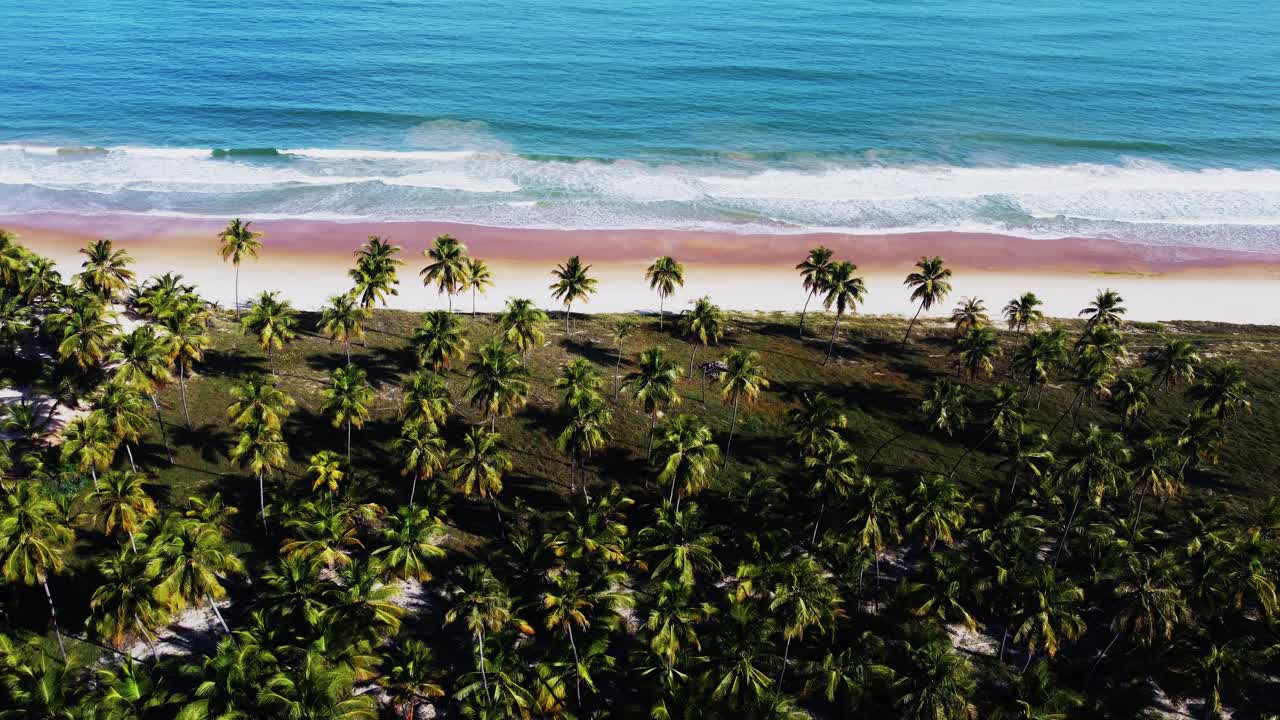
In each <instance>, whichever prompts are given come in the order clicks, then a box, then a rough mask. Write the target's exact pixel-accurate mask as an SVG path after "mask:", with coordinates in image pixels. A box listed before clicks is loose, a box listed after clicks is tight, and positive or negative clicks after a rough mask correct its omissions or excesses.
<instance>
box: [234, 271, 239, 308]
mask: <svg viewBox="0 0 1280 720" xmlns="http://www.w3.org/2000/svg"><path fill="white" fill-rule="evenodd" d="M235 265H236V294H235V300H234V302H235V304H236V306H235V308H234V311H235V316H236V319H237V320H239V319H240V263H238V262H237V263H236V264H235Z"/></svg>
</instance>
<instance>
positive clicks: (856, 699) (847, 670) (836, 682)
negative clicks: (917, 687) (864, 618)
mask: <svg viewBox="0 0 1280 720" xmlns="http://www.w3.org/2000/svg"><path fill="white" fill-rule="evenodd" d="M884 645H885V643H884V641H883V640H881V639H880V638H879V636H877V635H876V634H875V633H873V632H871V631H866V632H864V633H862V634H861V635H859V636H858V638H857V641H856V642H854V643H850V645H849V646H847V647H843V648H840V649H839V650H838V651H828V652H827V654H826V655H824V656H823V657H822V660H821V661H820V662H818V663H815V667H814V668H813V671H814V676H813V678H812V681H811V682H812V685H811V687H812V689H813V690H820V691H821V693H822V696H823V698H825V699H826V701H827V702H829V703H833V704H835V705H836V707H841V708H849V709H850V710H858V709H859V708H860V706H861V703H862V702H863V701H864V700H865V698H866V697H867V696H869V695H871V693H872V692H874V691H875V689H876V688H878V687H883V686H887V685H889V684H891V683H892V682H893V681H894V680H895V679H896V675H895V673H894V671H893V668H891V667H889V666H888V665H886V664H885V662H884V657H885V654H886V653H885V647H884Z"/></svg>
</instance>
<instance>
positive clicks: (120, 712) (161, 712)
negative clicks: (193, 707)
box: [95, 658, 186, 720]
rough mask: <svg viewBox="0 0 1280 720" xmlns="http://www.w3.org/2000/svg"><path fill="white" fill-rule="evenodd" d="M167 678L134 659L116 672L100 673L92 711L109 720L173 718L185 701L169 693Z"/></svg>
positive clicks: (123, 663)
mask: <svg viewBox="0 0 1280 720" xmlns="http://www.w3.org/2000/svg"><path fill="white" fill-rule="evenodd" d="M166 677H167V676H166V675H164V674H161V672H160V671H158V670H155V669H153V667H152V666H149V665H146V664H145V663H138V662H135V661H134V660H133V658H127V659H126V660H125V661H124V662H122V663H121V664H120V666H119V667H117V668H114V669H104V670H99V671H98V678H97V681H98V687H97V696H98V698H97V700H98V704H97V707H96V708H95V710H98V711H99V712H100V713H101V715H102V716H103V717H106V718H110V719H111V720H126V719H127V720H146V718H153V717H157V718H158V717H172V716H173V715H172V714H173V713H174V712H176V711H177V710H178V708H179V706H180V704H181V703H183V702H185V700H186V698H185V697H184V696H183V695H182V694H181V693H177V692H173V691H172V690H170V688H169V684H168V681H167V680H166Z"/></svg>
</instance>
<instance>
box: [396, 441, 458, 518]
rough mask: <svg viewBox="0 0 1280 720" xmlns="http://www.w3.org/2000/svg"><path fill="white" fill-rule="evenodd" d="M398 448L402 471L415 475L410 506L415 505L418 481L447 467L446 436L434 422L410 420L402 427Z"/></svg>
mask: <svg viewBox="0 0 1280 720" xmlns="http://www.w3.org/2000/svg"><path fill="white" fill-rule="evenodd" d="M395 451H396V454H398V455H399V456H400V465H401V470H400V474H401V475H407V476H409V477H412V478H413V484H412V485H411V486H410V487H409V507H410V508H412V507H413V498H414V496H415V495H416V494H417V492H418V481H419V480H426V479H428V478H430V477H431V476H433V475H435V474H436V473H437V472H440V471H442V470H444V467H445V463H446V461H447V460H448V454H447V452H446V450H445V444H444V438H442V437H440V433H439V432H438V431H437V430H436V428H435V426H434V424H428V423H423V422H407V423H405V424H404V426H403V427H401V429H400V437H399V439H397V440H396V443H395Z"/></svg>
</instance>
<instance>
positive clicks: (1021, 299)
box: [1004, 292, 1044, 332]
mask: <svg viewBox="0 0 1280 720" xmlns="http://www.w3.org/2000/svg"><path fill="white" fill-rule="evenodd" d="M1043 304H1044V303H1043V302H1041V300H1040V298H1038V297H1036V294H1035V293H1033V292H1027V293H1023V294H1021V295H1019V296H1018V297H1016V298H1014V299H1012V300H1010V301H1009V302H1008V303H1007V304H1006V305H1005V306H1004V321H1005V324H1006V325H1008V326H1009V329H1010V330H1013V331H1015V332H1023V331H1025V330H1026V329H1027V328H1030V327H1035V326H1036V325H1037V324H1038V323H1040V322H1041V321H1043V320H1044V313H1043V312H1041V311H1040V309H1039V308H1040V306H1041V305H1043Z"/></svg>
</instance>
